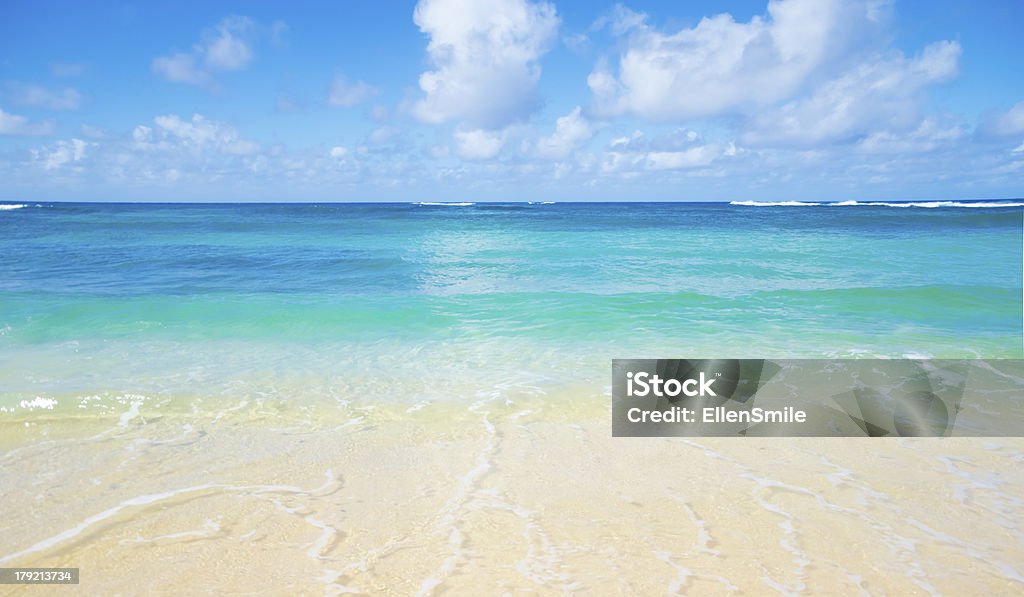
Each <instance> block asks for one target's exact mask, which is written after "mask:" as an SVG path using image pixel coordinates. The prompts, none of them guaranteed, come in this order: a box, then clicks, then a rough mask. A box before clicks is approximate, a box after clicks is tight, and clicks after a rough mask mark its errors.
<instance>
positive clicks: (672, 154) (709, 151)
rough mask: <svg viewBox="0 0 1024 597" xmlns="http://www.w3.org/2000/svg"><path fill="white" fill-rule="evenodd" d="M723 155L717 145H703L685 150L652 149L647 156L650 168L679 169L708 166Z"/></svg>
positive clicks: (648, 167) (646, 161) (646, 159)
mask: <svg viewBox="0 0 1024 597" xmlns="http://www.w3.org/2000/svg"><path fill="white" fill-rule="evenodd" d="M720 155H721V152H720V151H719V150H718V148H717V147H711V146H708V145H701V146H699V147H691V148H689V149H685V150H683V151H651V152H648V153H647V155H646V156H645V165H646V167H647V169H648V170H678V169H680V168H697V167H699V166H707V165H709V164H710V163H711V162H713V161H715V159H716V158H718V157H719V156H720Z"/></svg>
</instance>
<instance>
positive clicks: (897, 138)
mask: <svg viewBox="0 0 1024 597" xmlns="http://www.w3.org/2000/svg"><path fill="white" fill-rule="evenodd" d="M963 134H964V131H963V129H962V128H961V127H959V126H956V125H944V124H942V123H940V122H938V121H937V120H934V119H931V118H927V119H925V120H923V121H922V122H921V124H920V125H919V126H918V127H917V128H916V129H914V130H912V131H907V132H900V133H894V132H892V131H887V130H886V131H878V132H875V133H871V134H870V135H868V136H867V137H865V138H864V139H863V140H862V141H861V142H860V143H858V144H857V148H858V149H860V150H861V151H864V152H867V153H908V152H925V151H934V150H935V149H938V148H939V147H941V146H943V145H946V144H950V143H952V142H954V141H957V140H959V139H961V138H962V137H963Z"/></svg>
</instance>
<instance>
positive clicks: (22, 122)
mask: <svg viewBox="0 0 1024 597" xmlns="http://www.w3.org/2000/svg"><path fill="white" fill-rule="evenodd" d="M53 130H54V123H53V121H52V120H47V121H44V122H30V121H29V119H28V118H25V117H24V116H21V115H19V114H11V113H10V112H4V111H3V109H2V108H0V135H50V134H53Z"/></svg>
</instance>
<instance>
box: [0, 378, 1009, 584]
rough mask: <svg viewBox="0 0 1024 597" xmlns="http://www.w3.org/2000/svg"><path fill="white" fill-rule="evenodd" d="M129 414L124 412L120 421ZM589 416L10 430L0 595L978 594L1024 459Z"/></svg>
mask: <svg viewBox="0 0 1024 597" xmlns="http://www.w3.org/2000/svg"><path fill="white" fill-rule="evenodd" d="M126 413H127V414H126ZM610 435H611V434H610V420H609V413H608V401H607V399H606V398H603V397H593V396H590V397H586V396H577V397H575V398H573V397H567V396H561V397H558V398H557V400H556V399H554V398H553V397H525V396H524V397H522V398H517V399H503V400H500V401H498V400H481V401H479V402H476V403H474V404H472V405H470V406H468V407H467V406H465V405H458V404H444V403H437V404H430V405H426V406H420V407H410V406H409V405H407V404H377V405H372V406H367V407H363V408H350V409H343V410H334V411H328V410H326V409H324V410H320V411H316V412H314V411H312V410H310V411H306V412H294V411H289V410H288V409H287V406H286V405H276V406H274V405H271V404H261V405H253V406H245V405H243V406H240V407H239V408H237V409H235V410H232V411H231V412H226V413H221V414H220V415H219V416H216V417H209V416H195V415H190V414H187V413H174V412H165V410H164V409H162V408H161V406H160V405H159V404H146V405H141V406H140V405H138V404H135V405H134V406H130V407H129V408H128V409H126V410H125V412H124V413H121V414H120V415H118V416H116V417H114V416H111V417H95V416H93V417H89V418H83V417H74V416H72V415H67V414H62V413H59V412H55V413H54V414H52V415H49V414H46V415H36V416H35V417H34V418H33V421H32V422H31V423H30V424H29V425H28V426H26V425H25V424H24V422H23V421H19V420H7V421H5V422H4V428H3V429H2V433H0V437H2V438H3V440H2V441H3V443H4V446H3V453H2V456H0V459H2V467H0V488H3V489H2V490H0V500H2V502H3V504H4V517H5V523H4V527H5V532H4V534H3V539H2V541H0V564H2V565H4V566H45V567H51V566H52V567H57V566H67V567H78V568H80V570H81V584H80V585H79V586H77V587H74V586H57V587H54V586H49V587H18V588H14V587H3V588H0V594H92V595H101V594H102V595H114V594H124V593H132V594H139V593H150V594H164V595H175V594H177V595H180V594H202V593H208V592H210V593H231V594H260V595H286V594H292V595H297V594H302V595H338V594H346V593H351V594H373V595H382V594H391V595H413V594H419V595H428V594H429V595H441V594H445V595H480V594H515V595H520V594H564V593H573V592H585V593H589V594H666V593H667V594H687V595H718V594H725V593H748V594H766V593H772V592H775V593H779V594H800V593H808V594H838V593H843V594H857V593H861V594H873V595H877V594H889V595H909V594H929V593H936V594H979V593H983V594H991V595H1010V594H1015V593H1017V592H1018V591H1019V589H1020V587H1021V583H1022V582H1024V577H1022V574H1021V568H1022V562H1024V548H1022V546H1021V545H1022V542H1021V539H1022V530H1021V528H1020V523H1019V521H1020V513H1021V511H1022V504H1021V499H1020V498H1019V496H1020V495H1022V494H1024V472H1022V469H1021V467H1020V461H1021V457H1020V453H1021V451H1022V448H1024V440H1020V439H973V438H960V439H915V440H889V439H873V440H864V439H841V438H836V439H812V438H794V439H777V438H763V439H756V438H745V439H699V440H689V439H681V438H612V437H611V436H610Z"/></svg>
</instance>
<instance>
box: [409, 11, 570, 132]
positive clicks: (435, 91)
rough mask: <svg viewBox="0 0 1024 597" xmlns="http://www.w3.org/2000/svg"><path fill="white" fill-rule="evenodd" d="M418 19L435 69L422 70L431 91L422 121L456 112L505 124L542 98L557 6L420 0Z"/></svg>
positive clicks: (460, 117)
mask: <svg viewBox="0 0 1024 597" xmlns="http://www.w3.org/2000/svg"><path fill="white" fill-rule="evenodd" d="M413 20H414V21H415V22H416V25H417V26H418V27H419V28H420V30H421V31H423V32H424V33H426V34H427V35H429V36H430V43H429V44H428V45H427V54H428V56H429V58H430V61H431V63H432V64H433V66H434V70H431V71H428V72H425V73H423V74H422V75H421V76H420V80H419V84H420V88H421V89H422V90H423V91H424V93H425V94H426V95H425V97H423V98H422V99H421V100H419V101H418V102H416V104H415V105H414V107H413V112H414V114H415V115H416V117H417V118H419V119H420V120H421V121H423V122H427V123H431V124H437V123H442V122H446V121H450V120H456V121H461V122H465V123H466V124H468V125H469V126H471V127H474V128H486V129H498V128H501V127H504V126H506V125H508V124H510V123H511V122H514V121H515V120H518V119H520V118H522V117H524V116H526V115H527V114H529V113H530V112H531V111H532V110H533V109H535V108H536V107H537V105H538V104H539V99H538V97H537V93H536V86H537V82H538V80H539V79H540V72H541V69H540V65H539V64H538V63H537V61H538V59H539V58H540V57H541V56H542V55H544V53H545V52H547V50H548V48H549V47H550V45H551V42H552V41H553V40H554V39H555V37H556V33H557V30H558V25H559V19H558V16H557V15H556V14H555V7H554V6H553V5H551V4H548V3H546V2H529V1H527V0H420V2H419V4H417V5H416V10H415V12H414V13H413Z"/></svg>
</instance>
